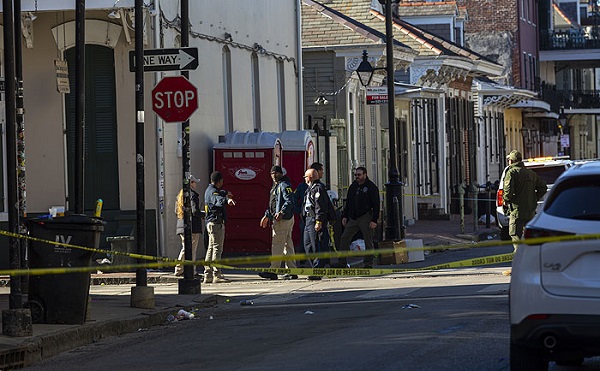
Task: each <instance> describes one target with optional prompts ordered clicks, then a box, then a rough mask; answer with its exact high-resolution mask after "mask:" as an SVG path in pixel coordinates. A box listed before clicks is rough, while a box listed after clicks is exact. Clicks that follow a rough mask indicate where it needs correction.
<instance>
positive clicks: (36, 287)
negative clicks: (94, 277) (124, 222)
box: [26, 215, 105, 324]
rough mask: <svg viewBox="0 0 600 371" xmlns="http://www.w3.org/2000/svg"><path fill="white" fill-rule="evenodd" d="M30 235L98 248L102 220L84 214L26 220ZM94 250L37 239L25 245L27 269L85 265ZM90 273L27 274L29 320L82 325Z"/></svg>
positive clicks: (88, 262) (86, 303)
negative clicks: (30, 317) (27, 248)
mask: <svg viewBox="0 0 600 371" xmlns="http://www.w3.org/2000/svg"><path fill="white" fill-rule="evenodd" d="M28 224H29V234H30V236H31V237H35V238H40V239H44V240H50V241H56V242H63V243H66V244H71V245H79V246H85V247H91V248H98V246H99V244H100V234H101V233H102V231H103V230H104V224H105V222H104V221H103V220H102V219H99V218H93V217H88V216H86V215H67V216H63V217H56V218H51V219H43V218H34V219H30V220H29V221H28ZM93 255H94V252H91V251H86V250H82V249H77V248H71V247H66V246H60V245H53V244H48V243H44V242H39V241H31V243H30V246H29V268H31V269H33V268H58V267H61V268H62V267H88V266H90V263H91V260H92V256H93ZM89 290H90V272H87V273H68V274H48V275H30V276H29V296H28V301H27V303H26V306H27V307H29V308H30V309H31V315H32V321H33V323H61V324H83V323H85V317H86V312H87V305H88V296H89Z"/></svg>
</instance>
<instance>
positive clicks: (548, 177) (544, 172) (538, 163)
mask: <svg viewBox="0 0 600 371" xmlns="http://www.w3.org/2000/svg"><path fill="white" fill-rule="evenodd" d="M523 165H525V167H526V168H528V169H531V170H533V171H535V172H536V174H537V175H539V176H540V177H541V178H542V179H543V180H544V182H546V184H547V185H548V190H550V188H552V184H554V182H555V181H556V178H558V177H559V176H560V174H562V173H563V172H564V171H565V170H566V169H568V168H569V167H570V166H571V165H573V161H571V160H569V157H568V156H562V157H539V158H532V159H527V160H525V161H523ZM507 169H508V166H507V167H505V168H504V171H502V176H501V177H500V184H498V191H497V192H496V223H497V224H498V227H499V228H500V239H502V240H505V241H506V240H510V236H509V235H508V216H507V215H506V214H505V210H504V200H503V198H502V196H503V194H504V175H506V170H507ZM542 201H543V200H542ZM542 201H540V202H539V203H538V205H539V204H541V203H542ZM538 209H539V206H538Z"/></svg>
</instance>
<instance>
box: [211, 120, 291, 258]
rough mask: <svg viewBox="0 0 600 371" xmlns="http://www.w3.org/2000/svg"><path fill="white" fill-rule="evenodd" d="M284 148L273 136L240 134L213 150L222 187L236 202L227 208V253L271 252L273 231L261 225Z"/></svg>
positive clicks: (228, 138)
mask: <svg viewBox="0 0 600 371" xmlns="http://www.w3.org/2000/svg"><path fill="white" fill-rule="evenodd" d="M281 147H282V146H281V141H280V140H279V138H277V136H276V135H275V134H273V133H264V132H256V133H255V132H245V133H240V132H237V131H235V132H233V133H228V134H227V135H225V140H224V141H223V142H220V143H217V144H215V146H214V147H213V155H214V156H213V159H214V169H215V170H216V171H220V172H221V174H223V181H224V185H223V188H224V189H225V190H227V191H229V192H231V193H233V197H234V199H235V201H236V205H235V206H233V207H232V206H228V207H227V224H226V228H225V244H224V247H223V252H224V253H226V254H234V255H239V254H248V255H253V254H262V253H270V252H271V229H270V228H261V227H260V225H259V223H260V219H261V218H262V216H263V215H264V212H265V210H266V209H267V206H268V204H269V191H270V190H271V186H272V185H273V180H272V179H271V167H272V166H273V165H281V159H282V148H281Z"/></svg>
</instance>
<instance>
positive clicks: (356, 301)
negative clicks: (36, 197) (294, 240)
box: [29, 274, 600, 371]
mask: <svg viewBox="0 0 600 371" xmlns="http://www.w3.org/2000/svg"><path fill="white" fill-rule="evenodd" d="M288 284H289V285H295V287H290V288H288V292H293V294H292V293H290V294H276V290H275V289H274V288H276V287H279V286H281V285H288ZM252 286H256V288H257V289H259V290H260V292H261V294H257V295H254V299H253V298H252V296H247V297H240V296H231V300H230V301H229V302H226V303H223V304H220V305H218V306H217V307H214V308H210V309H202V310H198V311H197V313H196V318H195V319H193V320H182V321H179V322H173V323H166V324H165V325H163V326H157V327H154V328H150V329H140V330H139V331H138V332H137V333H133V334H129V335H125V336H121V337H113V338H108V339H105V340H102V341H99V342H97V343H95V344H92V345H89V346H85V347H82V348H79V349H76V350H73V351H71V352H68V353H63V354H61V355H59V356H57V357H54V358H51V359H48V360H45V361H44V362H42V363H39V364H37V365H34V366H33V367H31V368H29V369H31V370H61V371H62V370H71V369H85V370H165V369H168V370H189V369H193V368H198V369H203V370H453V371H454V370H508V369H509V351H508V343H509V321H508V297H507V289H508V283H507V277H504V276H501V275H497V274H496V275H490V274H487V275H470V276H440V277H410V278H391V277H390V278H379V279H338V280H331V282H330V283H328V284H327V285H326V287H327V289H323V290H311V289H310V286H309V285H308V283H305V282H300V281H298V282H287V283H282V282H267V283H265V284H258V285H257V284H254V285H252ZM261 287H262V288H261ZM269 287H271V288H273V289H271V290H270V293H269V294H266V293H265V290H266V289H268V288H269ZM240 299H253V302H254V304H253V305H251V306H241V305H240V302H239V300H240ZM598 365H600V362H598V359H592V360H587V361H586V365H585V367H583V368H582V369H584V370H595V369H598ZM571 369H572V368H563V367H558V366H556V365H554V364H552V365H551V367H550V370H571Z"/></svg>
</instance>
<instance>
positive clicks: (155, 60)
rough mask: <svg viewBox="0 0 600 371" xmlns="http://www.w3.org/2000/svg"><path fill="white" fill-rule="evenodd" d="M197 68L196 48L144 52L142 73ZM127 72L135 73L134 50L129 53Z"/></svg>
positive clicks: (148, 50)
mask: <svg viewBox="0 0 600 371" xmlns="http://www.w3.org/2000/svg"><path fill="white" fill-rule="evenodd" d="M196 68H198V48H178V49H147V50H144V72H151V71H180V70H195V69H196ZM129 71H131V72H134V71H135V50H131V51H130V52H129Z"/></svg>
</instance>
